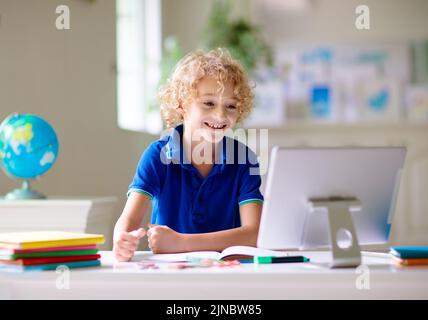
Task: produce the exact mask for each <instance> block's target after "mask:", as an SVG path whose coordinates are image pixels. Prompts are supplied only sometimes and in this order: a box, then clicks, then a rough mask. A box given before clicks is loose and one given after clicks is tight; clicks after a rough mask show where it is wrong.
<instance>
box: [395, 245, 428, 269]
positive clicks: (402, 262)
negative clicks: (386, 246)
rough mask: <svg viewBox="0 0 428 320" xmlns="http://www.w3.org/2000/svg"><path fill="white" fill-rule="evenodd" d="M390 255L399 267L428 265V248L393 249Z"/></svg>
mask: <svg viewBox="0 0 428 320" xmlns="http://www.w3.org/2000/svg"><path fill="white" fill-rule="evenodd" d="M389 253H390V254H391V255H392V257H393V259H394V263H395V264H396V265H399V266H417V265H428V247H391V249H390V252H389Z"/></svg>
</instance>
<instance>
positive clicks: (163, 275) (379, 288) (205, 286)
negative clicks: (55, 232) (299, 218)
mask: <svg viewBox="0 0 428 320" xmlns="http://www.w3.org/2000/svg"><path fill="white" fill-rule="evenodd" d="M101 254H102V266H101V267H99V268H86V269H71V270H70V271H71V272H70V287H69V289H57V282H58V281H59V280H58V279H59V277H60V276H64V275H63V274H62V275H61V274H59V273H56V272H55V271H44V272H29V273H21V274H11V273H4V272H3V273H0V298H1V299H261V300H263V299H330V298H336V299H373V298H374V299H409V298H412V299H422V298H423V299H427V298H428V268H427V267H407V268H398V267H394V266H393V265H392V264H391V262H390V260H389V259H385V258H379V257H368V256H363V265H365V266H367V267H368V270H369V276H368V277H369V278H365V279H366V280H368V281H369V285H370V288H369V289H358V287H357V283H359V284H362V283H363V282H362V281H361V278H359V277H361V276H362V274H361V273H357V272H356V269H333V270H332V269H329V268H328V267H327V262H328V259H329V253H327V252H304V253H303V254H304V255H305V256H308V257H309V258H311V263H304V264H300V263H299V264H271V265H262V266H258V267H257V266H255V265H253V264H242V265H240V266H235V267H229V268H224V267H223V268H221V267H215V268H193V269H183V270H177V269H170V268H168V267H167V265H161V266H160V269H157V270H153V269H146V270H142V269H139V267H138V264H137V262H136V261H139V260H141V259H142V258H143V257H144V256H145V255H147V254H148V253H147V252H137V253H136V255H135V257H134V259H133V261H135V262H127V263H123V262H122V263H114V260H113V257H112V253H111V252H110V251H103V252H101ZM300 254H302V253H301V252H300ZM366 270H367V269H366ZM366 275H367V274H366ZM359 279H360V281H359ZM365 283H367V282H365ZM359 287H360V288H361V285H360V286H359Z"/></svg>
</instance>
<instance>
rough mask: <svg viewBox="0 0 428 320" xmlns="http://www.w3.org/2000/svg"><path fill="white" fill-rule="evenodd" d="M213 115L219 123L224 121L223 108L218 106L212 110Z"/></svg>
mask: <svg viewBox="0 0 428 320" xmlns="http://www.w3.org/2000/svg"><path fill="white" fill-rule="evenodd" d="M214 114H215V115H216V119H217V120H219V121H223V120H224V119H226V115H225V112H224V108H223V107H222V106H218V107H217V108H216V110H214Z"/></svg>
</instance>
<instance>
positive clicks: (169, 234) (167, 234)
mask: <svg viewBox="0 0 428 320" xmlns="http://www.w3.org/2000/svg"><path fill="white" fill-rule="evenodd" d="M148 226H149V230H147V240H148V242H149V248H150V249H151V250H152V251H153V253H175V252H183V251H185V248H184V236H183V234H181V233H178V232H176V231H174V230H172V229H171V228H169V227H168V226H163V225H157V224H150V223H149V224H148Z"/></svg>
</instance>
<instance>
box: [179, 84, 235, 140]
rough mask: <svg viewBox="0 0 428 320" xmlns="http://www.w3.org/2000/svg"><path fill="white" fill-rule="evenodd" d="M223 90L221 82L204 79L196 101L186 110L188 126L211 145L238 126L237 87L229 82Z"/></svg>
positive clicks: (185, 116) (199, 87)
mask: <svg viewBox="0 0 428 320" xmlns="http://www.w3.org/2000/svg"><path fill="white" fill-rule="evenodd" d="M223 86H224V88H223V90H221V89H222V88H221V86H220V85H219V84H218V83H217V79H215V78H213V77H210V76H206V77H203V78H202V79H201V80H199V82H198V84H197V86H196V90H197V96H196V98H195V99H193V101H192V102H191V103H190V104H189V105H185V106H184V110H183V112H184V114H183V118H184V126H185V127H186V128H190V129H191V132H192V134H193V133H196V132H198V135H201V136H202V137H203V138H204V139H205V140H206V141H209V142H218V141H219V140H220V139H221V138H223V136H224V133H225V131H226V130H227V129H231V128H233V127H234V126H235V124H236V121H237V119H238V116H239V112H238V108H237V100H236V97H235V96H234V93H233V90H234V86H233V83H232V82H231V81H225V82H224V83H223Z"/></svg>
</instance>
